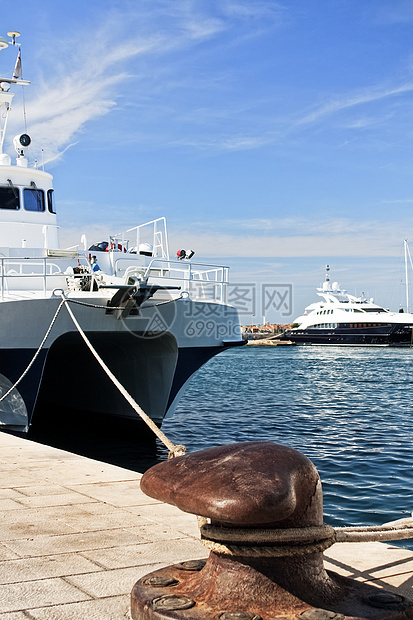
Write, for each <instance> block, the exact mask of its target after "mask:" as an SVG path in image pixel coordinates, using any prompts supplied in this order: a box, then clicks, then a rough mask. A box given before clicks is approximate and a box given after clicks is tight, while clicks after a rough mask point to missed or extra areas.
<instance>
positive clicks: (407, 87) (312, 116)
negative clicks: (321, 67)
mask: <svg viewBox="0 0 413 620" xmlns="http://www.w3.org/2000/svg"><path fill="white" fill-rule="evenodd" d="M412 91H413V82H407V83H403V84H401V85H399V86H393V87H383V86H380V85H379V86H373V87H371V88H370V89H363V90H362V91H358V92H355V93H353V94H350V95H349V94H345V95H343V96H342V97H336V98H334V99H331V100H330V101H328V102H327V103H323V104H322V105H320V106H318V107H316V108H315V109H314V110H313V111H312V112H310V113H308V114H305V115H304V116H302V117H301V118H299V119H297V120H296V121H295V122H294V124H293V126H300V125H309V124H311V123H315V122H319V121H320V120H322V119H324V118H325V117H327V116H331V115H333V114H336V113H338V112H341V111H342V110H347V109H349V108H354V107H356V106H361V105H365V104H369V103H374V102H377V101H381V100H383V99H387V98H389V97H396V96H398V95H404V94H406V93H410V92H412ZM371 122H372V120H371V119H370V120H369V123H371ZM360 126H365V123H363V122H361V123H360Z"/></svg>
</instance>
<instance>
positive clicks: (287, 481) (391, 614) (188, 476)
mask: <svg viewBox="0 0 413 620" xmlns="http://www.w3.org/2000/svg"><path fill="white" fill-rule="evenodd" d="M141 486H142V489H143V490H144V492H145V493H147V494H148V495H150V496H151V497H154V498H156V499H159V500H162V501H166V502H168V503H171V504H174V505H175V506H177V507H179V508H181V509H182V510H185V511H186V512H193V513H194V514H200V515H202V516H204V517H209V518H210V519H211V521H212V522H213V523H214V525H216V526H222V528H225V527H228V526H231V528H234V527H235V528H239V529H242V528H244V529H245V528H250V530H249V531H253V530H254V529H256V528H263V527H265V528H267V529H268V528H277V529H280V530H284V529H290V528H306V527H320V526H321V525H322V524H323V507H322V492H321V484H320V481H319V476H318V473H317V470H316V469H315V467H314V465H313V464H312V463H311V461H309V460H308V459H307V458H306V457H305V456H303V455H302V454H300V453H298V452H296V451H295V450H292V449H290V448H286V447H284V446H279V445H277V444H273V443H271V442H262V443H261V442H253V443H245V444H234V445H229V446H222V447H219V448H213V449H210V450H204V451H202V452H198V453H195V454H190V455H187V456H184V457H180V458H177V459H173V460H170V461H167V462H165V463H161V464H158V465H155V467H153V468H152V469H150V470H148V471H147V472H146V473H145V474H144V476H143V477H142V480H141ZM274 546H275V547H277V543H274ZM255 547H257V549H256V554H255V555H253V556H249V555H248V556H246V555H245V554H244V555H243V553H242V551H236V553H235V555H228V554H223V553H220V552H216V551H212V552H211V553H210V555H209V558H208V559H207V561H206V562H205V564H204V563H203V562H200V561H198V560H197V561H193V562H184V563H182V564H177V565H174V566H169V567H167V568H164V569H162V570H159V571H156V572H154V573H151V574H150V575H146V576H145V577H143V578H142V579H140V580H139V581H138V582H137V583H136V584H135V586H134V588H133V591H132V596H131V601H132V604H131V607H132V618H133V620H161V619H162V620H166V619H169V620H183V619H185V618H187V619H188V620H189V619H191V620H207V619H208V620H209V619H214V620H260V619H262V620H275V619H277V620H289V619H291V620H292V619H293V618H297V619H298V620H343V618H344V617H348V618H352V619H354V618H366V619H372V620H375V619H377V620H379V619H380V620H385V619H386V620H387V619H392V620H399V619H400V620H401V619H402V618H404V619H405V620H407V619H410V618H411V619H413V604H412V603H411V602H410V601H408V600H407V599H405V598H404V597H401V596H398V595H395V594H393V593H390V592H386V591H384V590H380V589H378V588H376V587H374V586H371V585H368V584H365V583H361V582H358V581H354V580H351V579H348V578H345V577H342V576H339V575H337V574H336V573H333V572H329V571H326V570H325V569H324V565H323V555H322V553H321V552H309V549H310V547H309V546H306V544H301V543H300V544H299V545H297V544H296V545H295V549H294V553H295V555H293V556H292V557H288V556H286V555H283V553H284V551H283V549H281V555H277V556H276V557H268V556H265V555H264V554H263V553H262V552H261V550H262V547H260V544H259V543H256V545H254V553H255ZM237 549H241V550H242V549H244V547H239V548H238V547H236V550H237ZM270 551H271V550H270ZM277 551H278V552H279V548H278V549H277ZM166 584H168V585H166Z"/></svg>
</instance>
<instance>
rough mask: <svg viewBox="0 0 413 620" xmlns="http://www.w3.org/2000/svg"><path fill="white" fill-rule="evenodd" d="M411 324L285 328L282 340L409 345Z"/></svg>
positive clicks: (369, 344) (320, 343) (334, 343)
mask: <svg viewBox="0 0 413 620" xmlns="http://www.w3.org/2000/svg"><path fill="white" fill-rule="evenodd" d="M412 329H413V326H412V325H400V324H396V325H391V324H390V325H382V326H374V327H368V326H366V327H364V326H363V327H357V328H354V327H351V328H350V327H336V328H323V329H315V328H313V329H312V328H306V329H290V330H287V331H286V332H285V333H284V334H283V336H282V340H290V341H292V342H294V343H295V344H303V345H306V344H307V345H340V346H346V345H347V346H376V347H411V346H412V344H413V335H412Z"/></svg>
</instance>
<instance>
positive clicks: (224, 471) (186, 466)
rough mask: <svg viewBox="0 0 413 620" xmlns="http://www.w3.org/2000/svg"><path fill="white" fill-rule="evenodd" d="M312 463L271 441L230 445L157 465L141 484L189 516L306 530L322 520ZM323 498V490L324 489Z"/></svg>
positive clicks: (316, 473) (150, 492) (255, 525)
mask: <svg viewBox="0 0 413 620" xmlns="http://www.w3.org/2000/svg"><path fill="white" fill-rule="evenodd" d="M319 486H320V484H319V476H318V472H317V470H316V468H315V467H314V465H313V464H312V462H311V461H310V460H309V459H308V458H307V457H305V456H304V455H302V454H300V453H299V452H297V451H296V450H292V449H291V448H286V447H285V446H278V445H277V444H274V443H272V442H269V441H267V442H258V441H254V442H249V443H245V444H230V445H227V446H220V447H218V448H210V449H208V450H201V451H200V452H195V453H193V454H188V455H187V456H185V457H182V458H177V459H172V460H170V461H166V462H164V463H158V465H155V466H154V467H151V469H149V470H148V471H147V472H146V473H145V474H144V475H143V476H142V480H141V489H142V490H143V492H144V493H146V494H147V495H149V496H150V497H154V498H155V499H159V500H161V501H163V502H165V503H167V504H173V505H174V506H177V507H178V508H180V509H181V510H183V511H184V512H190V513H191V514H196V515H199V516H202V517H209V518H210V519H212V520H213V521H218V522H220V523H227V524H231V525H238V526H241V525H242V526H244V527H245V526H254V527H271V526H276V527H295V526H296V524H297V523H298V522H299V523H300V524H301V527H304V526H305V525H310V523H313V522H314V520H315V519H317V518H318V519H319V520H321V522H322V518H323V508H322V501H320V502H319V503H318V504H317V508H316V510H317V515H315V514H313V510H314V509H315V508H314V506H313V505H314V504H315V502H312V501H311V498H312V496H313V495H314V494H316V492H317V487H319ZM320 500H321V489H320Z"/></svg>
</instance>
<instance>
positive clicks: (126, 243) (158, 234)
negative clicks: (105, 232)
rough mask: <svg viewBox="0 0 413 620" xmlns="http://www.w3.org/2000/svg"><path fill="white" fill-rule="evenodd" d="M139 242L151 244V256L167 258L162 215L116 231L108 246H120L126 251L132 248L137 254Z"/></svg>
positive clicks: (166, 241) (165, 234)
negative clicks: (124, 229) (122, 230)
mask: <svg viewBox="0 0 413 620" xmlns="http://www.w3.org/2000/svg"><path fill="white" fill-rule="evenodd" d="M141 243H147V244H149V245H151V246H152V256H154V257H155V258H162V259H166V260H169V248H168V234H167V232H166V220H165V218H164V217H159V218H157V219H156V220H151V221H150V222H145V223H144V224H140V225H139V226H134V227H133V228H128V230H126V231H124V232H120V233H117V234H116V235H113V236H111V237H110V239H109V246H110V247H112V248H118V246H120V247H121V248H122V249H123V250H126V251H127V250H129V251H131V250H132V249H134V251H135V252H136V253H137V254H139V246H140V245H141Z"/></svg>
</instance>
